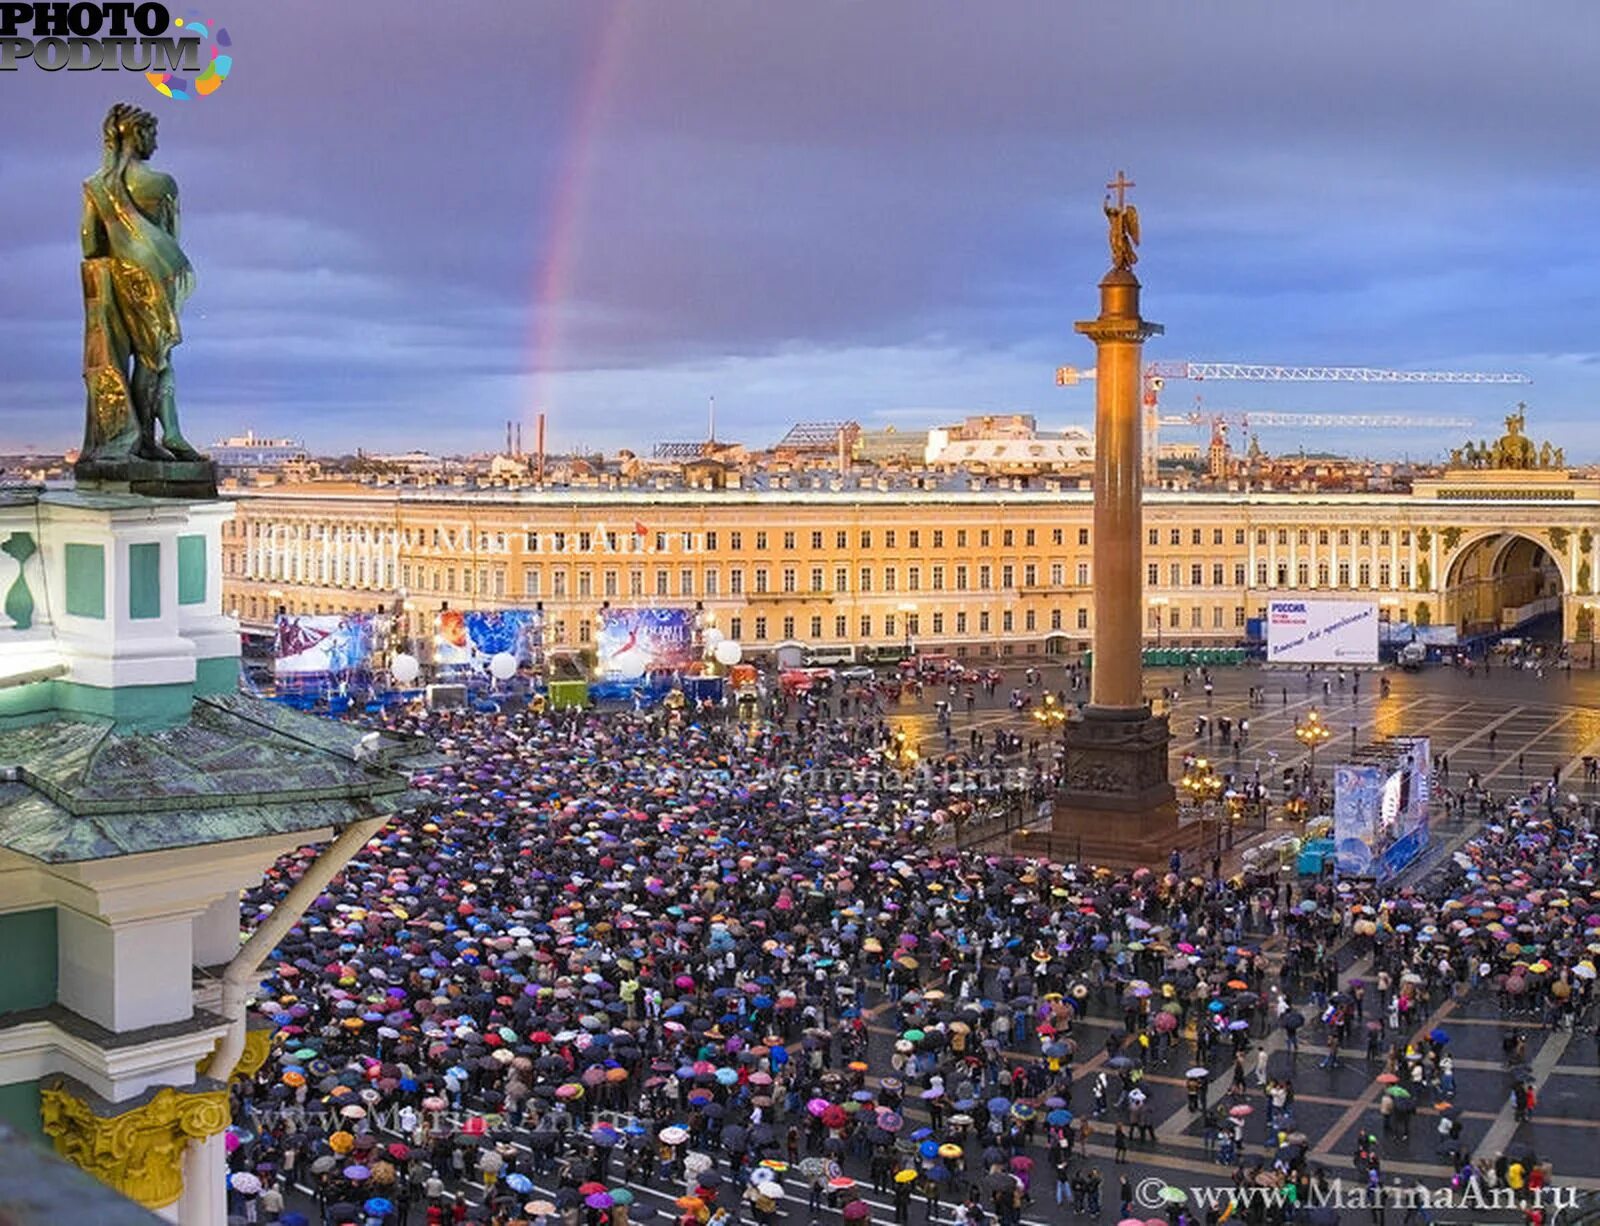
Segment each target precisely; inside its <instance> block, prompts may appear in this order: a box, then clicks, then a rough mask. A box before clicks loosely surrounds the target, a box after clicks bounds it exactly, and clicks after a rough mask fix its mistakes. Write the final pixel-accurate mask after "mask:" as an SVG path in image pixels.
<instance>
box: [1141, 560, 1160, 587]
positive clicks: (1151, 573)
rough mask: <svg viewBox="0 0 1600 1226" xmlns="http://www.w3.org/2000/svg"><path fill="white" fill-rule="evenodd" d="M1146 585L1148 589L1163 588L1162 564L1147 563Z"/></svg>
mask: <svg viewBox="0 0 1600 1226" xmlns="http://www.w3.org/2000/svg"><path fill="white" fill-rule="evenodd" d="M1144 584H1145V586H1146V587H1160V586H1161V563H1159V562H1146V563H1145V564H1144Z"/></svg>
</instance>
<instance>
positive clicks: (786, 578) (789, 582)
mask: <svg viewBox="0 0 1600 1226" xmlns="http://www.w3.org/2000/svg"><path fill="white" fill-rule="evenodd" d="M796 583H797V579H796V577H795V570H794V567H792V566H785V567H784V568H783V590H784V591H785V592H793V591H794V590H795V585H796Z"/></svg>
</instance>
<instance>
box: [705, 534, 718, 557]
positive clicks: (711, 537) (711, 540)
mask: <svg viewBox="0 0 1600 1226" xmlns="http://www.w3.org/2000/svg"><path fill="white" fill-rule="evenodd" d="M716 548H717V534H716V533H715V532H707V533H706V551H707V552H708V553H712V552H715V551H716Z"/></svg>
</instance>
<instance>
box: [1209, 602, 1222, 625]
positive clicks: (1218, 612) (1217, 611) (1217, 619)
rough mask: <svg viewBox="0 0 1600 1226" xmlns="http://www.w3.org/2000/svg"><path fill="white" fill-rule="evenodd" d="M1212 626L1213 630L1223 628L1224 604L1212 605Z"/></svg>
mask: <svg viewBox="0 0 1600 1226" xmlns="http://www.w3.org/2000/svg"><path fill="white" fill-rule="evenodd" d="M1211 628H1212V629H1213V630H1221V629H1222V606H1221V605H1215V606H1213V607H1212V610H1211Z"/></svg>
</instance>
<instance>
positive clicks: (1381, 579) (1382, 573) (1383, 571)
mask: <svg viewBox="0 0 1600 1226" xmlns="http://www.w3.org/2000/svg"><path fill="white" fill-rule="evenodd" d="M1378 586H1379V587H1388V586H1389V564H1388V563H1387V562H1380V563H1378Z"/></svg>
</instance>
